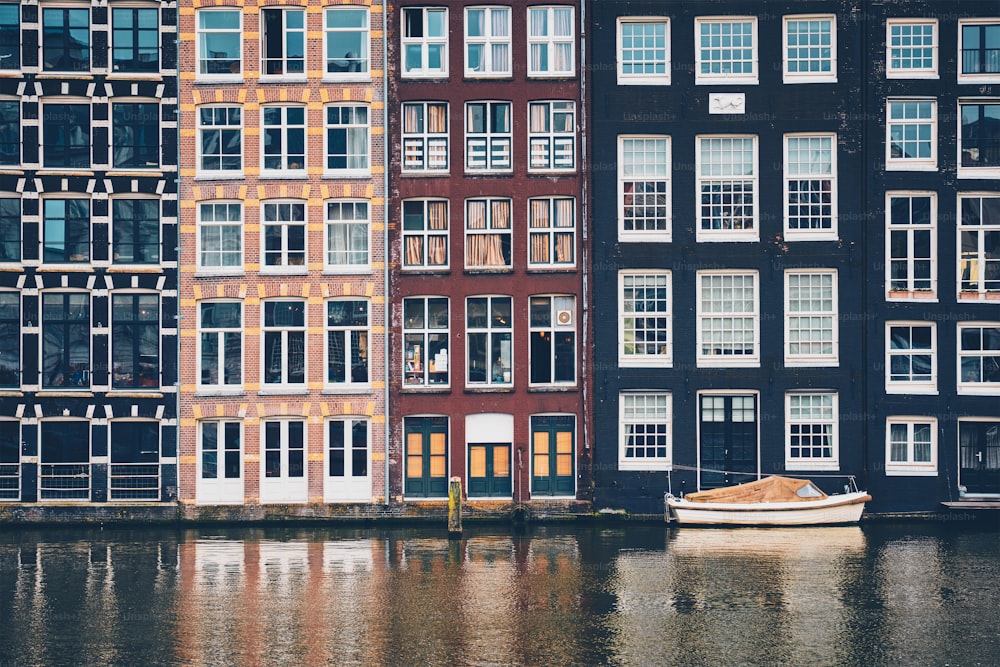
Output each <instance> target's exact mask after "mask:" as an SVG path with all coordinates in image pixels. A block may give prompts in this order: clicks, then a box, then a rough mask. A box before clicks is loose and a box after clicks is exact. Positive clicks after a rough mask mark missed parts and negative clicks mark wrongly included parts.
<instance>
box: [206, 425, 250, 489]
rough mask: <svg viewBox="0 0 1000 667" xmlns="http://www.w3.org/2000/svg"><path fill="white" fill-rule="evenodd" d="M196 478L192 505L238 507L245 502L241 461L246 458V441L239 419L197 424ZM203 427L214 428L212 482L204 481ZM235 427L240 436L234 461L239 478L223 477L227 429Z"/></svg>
mask: <svg viewBox="0 0 1000 667" xmlns="http://www.w3.org/2000/svg"><path fill="white" fill-rule="evenodd" d="M196 423H197V426H196V429H197V438H198V451H197V454H196V456H197V461H198V462H197V477H196V482H195V503H196V504H198V505H209V504H211V505H240V504H243V503H244V502H245V500H244V495H243V494H244V481H243V480H244V478H245V477H246V472H247V471H246V470H245V469H244V464H243V457H244V455H245V454H246V438H245V430H244V428H243V420H242V419H225V418H222V419H215V418H213V419H199V420H198V421H197V422H196ZM206 424H214V425H215V426H216V428H217V440H216V449H215V450H214V451H215V453H216V460H215V469H216V476H215V477H214V478H211V479H207V480H206V478H205V477H204V456H205V447H204V427H205V425H206ZM229 424H235V425H236V427H237V429H238V431H239V434H238V437H239V448H238V449H237V450H236V451H237V457H238V458H239V473H240V474H239V476H238V477H226V476H225V454H226V452H227V451H229V450H227V448H226V426H227V425H229Z"/></svg>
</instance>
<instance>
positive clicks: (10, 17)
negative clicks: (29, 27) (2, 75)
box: [0, 4, 21, 69]
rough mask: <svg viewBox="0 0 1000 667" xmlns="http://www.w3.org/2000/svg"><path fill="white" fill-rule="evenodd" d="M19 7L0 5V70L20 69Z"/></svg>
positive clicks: (15, 5) (17, 5)
mask: <svg viewBox="0 0 1000 667" xmlns="http://www.w3.org/2000/svg"><path fill="white" fill-rule="evenodd" d="M20 11H21V6H20V5H19V4H2V5H0V69H20V68H21V21H20V19H21V17H20V15H19V14H20Z"/></svg>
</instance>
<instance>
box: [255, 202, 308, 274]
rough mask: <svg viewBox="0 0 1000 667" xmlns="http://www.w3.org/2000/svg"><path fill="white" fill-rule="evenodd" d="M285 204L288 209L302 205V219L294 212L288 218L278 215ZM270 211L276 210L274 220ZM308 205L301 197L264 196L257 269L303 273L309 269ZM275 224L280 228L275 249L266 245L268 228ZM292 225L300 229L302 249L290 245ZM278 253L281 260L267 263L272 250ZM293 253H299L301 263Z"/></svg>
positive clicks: (261, 210)
mask: <svg viewBox="0 0 1000 667" xmlns="http://www.w3.org/2000/svg"><path fill="white" fill-rule="evenodd" d="M284 207H289V213H292V212H293V211H294V207H299V208H301V211H302V219H301V220H296V219H295V216H294V214H292V215H291V218H290V219H288V220H283V219H281V216H280V213H281V211H282V209H283V208H284ZM272 213H276V214H278V217H276V218H275V219H274V220H269V219H268V218H269V217H270V215H271V214H272ZM308 223H309V206H308V204H307V202H306V201H305V200H303V199H264V200H262V201H261V202H260V220H259V226H260V272H261V273H281V274H300V275H301V274H306V273H308V271H309V225H308ZM268 227H277V228H278V230H279V231H280V241H281V247H280V248H279V249H277V251H271V250H268V249H267V228H268ZM295 227H300V228H301V229H302V249H301V250H298V249H295V248H292V247H291V232H292V229H293V228H295ZM274 252H276V253H277V257H278V258H279V260H280V262H279V263H278V264H268V263H267V258H268V255H269V254H271V253H274ZM296 254H301V260H302V262H301V264H297V263H293V260H294V259H295V255H296Z"/></svg>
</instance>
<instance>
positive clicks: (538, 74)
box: [528, 69, 576, 79]
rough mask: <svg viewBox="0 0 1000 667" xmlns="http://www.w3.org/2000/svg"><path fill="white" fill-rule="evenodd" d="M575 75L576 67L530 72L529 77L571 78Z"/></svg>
mask: <svg viewBox="0 0 1000 667" xmlns="http://www.w3.org/2000/svg"><path fill="white" fill-rule="evenodd" d="M575 76H576V70H575V69H573V70H566V71H564V72H528V78H529V79H570V78H573V77H575Z"/></svg>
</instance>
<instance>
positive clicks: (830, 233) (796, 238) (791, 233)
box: [784, 221, 840, 243]
mask: <svg viewBox="0 0 1000 667" xmlns="http://www.w3.org/2000/svg"><path fill="white" fill-rule="evenodd" d="M836 227H837V225H836V221H835V222H834V226H833V229H824V230H822V231H820V232H803V231H799V230H797V229H788V228H787V227H785V237H784V240H785V241H787V242H788V243H802V242H808V241H839V240H840V237H839V236H837V229H836Z"/></svg>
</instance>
